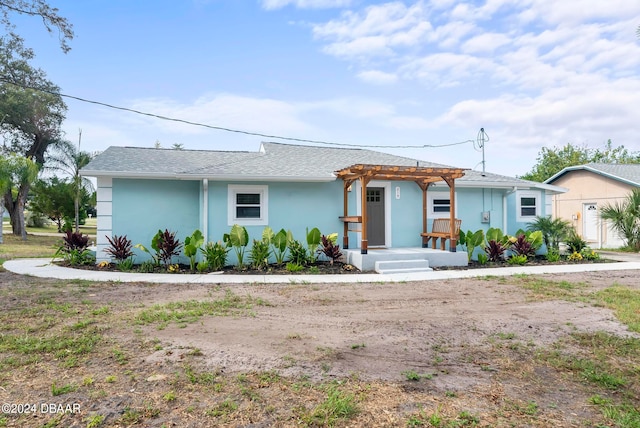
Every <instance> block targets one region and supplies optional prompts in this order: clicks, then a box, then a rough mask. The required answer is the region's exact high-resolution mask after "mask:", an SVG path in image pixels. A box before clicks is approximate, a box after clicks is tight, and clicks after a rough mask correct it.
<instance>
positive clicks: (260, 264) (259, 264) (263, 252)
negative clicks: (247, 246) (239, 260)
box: [249, 239, 271, 270]
mask: <svg viewBox="0 0 640 428" xmlns="http://www.w3.org/2000/svg"><path fill="white" fill-rule="evenodd" d="M270 247H271V246H270V245H269V243H268V242H267V241H265V240H262V241H258V240H257V239H254V240H253V245H252V246H251V250H250V253H249V258H250V259H251V267H253V268H254V269H258V270H262V269H266V268H268V267H269V256H271V248H270Z"/></svg>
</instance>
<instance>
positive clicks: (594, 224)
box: [582, 204, 598, 242]
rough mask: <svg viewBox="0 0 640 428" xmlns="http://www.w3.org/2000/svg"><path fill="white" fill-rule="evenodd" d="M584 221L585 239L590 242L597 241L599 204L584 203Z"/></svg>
mask: <svg viewBox="0 0 640 428" xmlns="http://www.w3.org/2000/svg"><path fill="white" fill-rule="evenodd" d="M582 221H583V224H582V226H583V229H582V230H583V231H584V239H585V240H586V241H588V242H596V241H597V240H598V205H596V204H584V205H583V206H582Z"/></svg>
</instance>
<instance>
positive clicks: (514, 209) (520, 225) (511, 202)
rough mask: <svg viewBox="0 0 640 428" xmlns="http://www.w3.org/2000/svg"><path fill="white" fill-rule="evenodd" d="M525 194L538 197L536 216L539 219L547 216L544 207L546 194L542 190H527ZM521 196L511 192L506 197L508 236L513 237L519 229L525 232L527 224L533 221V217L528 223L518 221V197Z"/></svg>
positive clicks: (518, 193)
mask: <svg viewBox="0 0 640 428" xmlns="http://www.w3.org/2000/svg"><path fill="white" fill-rule="evenodd" d="M527 193H531V194H536V195H538V197H539V198H538V203H539V211H538V213H539V214H538V215H540V216H541V217H543V216H546V215H548V214H549V213H547V212H546V205H545V195H546V192H545V191H544V190H531V191H529V190H527ZM520 195H521V193H520V192H513V193H510V194H509V195H508V196H507V213H508V214H507V221H508V224H509V227H508V229H509V231H508V234H510V235H514V234H515V233H516V232H517V231H518V230H519V229H522V230H527V226H528V225H529V223H530V222H531V221H533V220H535V217H533V218H531V219H530V220H528V221H518V216H517V215H518V205H517V204H518V197H519V196H520Z"/></svg>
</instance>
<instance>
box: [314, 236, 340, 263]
mask: <svg viewBox="0 0 640 428" xmlns="http://www.w3.org/2000/svg"><path fill="white" fill-rule="evenodd" d="M320 239H321V243H322V247H321V248H320V249H319V250H318V251H319V252H320V253H322V254H324V255H325V256H327V258H328V259H329V261H330V262H331V264H333V263H334V262H336V261H337V260H340V257H342V252H341V251H340V245H336V241H337V239H338V234H337V233H332V234H331V235H329V236H324V235H322V236H321V237H320Z"/></svg>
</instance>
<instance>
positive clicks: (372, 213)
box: [367, 187, 386, 247]
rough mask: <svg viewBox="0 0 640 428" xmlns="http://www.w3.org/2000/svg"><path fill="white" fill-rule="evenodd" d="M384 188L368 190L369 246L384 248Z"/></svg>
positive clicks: (370, 188)
mask: <svg viewBox="0 0 640 428" xmlns="http://www.w3.org/2000/svg"><path fill="white" fill-rule="evenodd" d="M384 233H385V224H384V187H369V188H367V240H368V241H369V246H374V247H376V246H378V247H379V246H384V245H385V244H386V243H385V239H384Z"/></svg>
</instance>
